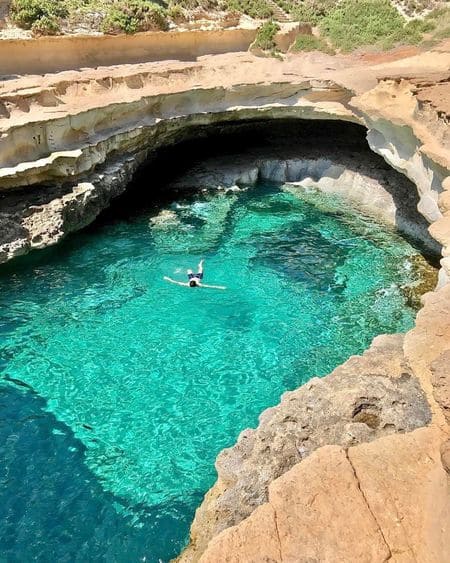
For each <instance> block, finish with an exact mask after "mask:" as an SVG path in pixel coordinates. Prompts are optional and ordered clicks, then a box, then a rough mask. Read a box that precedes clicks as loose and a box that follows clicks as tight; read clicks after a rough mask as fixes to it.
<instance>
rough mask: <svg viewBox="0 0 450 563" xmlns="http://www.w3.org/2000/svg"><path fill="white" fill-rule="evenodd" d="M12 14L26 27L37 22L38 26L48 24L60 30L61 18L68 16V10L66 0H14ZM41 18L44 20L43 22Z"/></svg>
mask: <svg viewBox="0 0 450 563" xmlns="http://www.w3.org/2000/svg"><path fill="white" fill-rule="evenodd" d="M10 15H11V19H12V20H13V21H14V22H15V23H16V24H17V25H18V26H19V27H22V28H24V29H31V28H32V27H33V26H34V24H36V28H39V26H41V27H42V29H44V28H45V27H46V26H48V28H49V29H52V30H55V29H56V27H58V30H59V19H60V18H65V17H67V15H68V10H67V6H66V4H65V2H64V0H61V1H58V2H55V1H54V0H13V1H12V3H11V9H10ZM40 20H44V21H43V23H42V24H40V23H39V22H40Z"/></svg>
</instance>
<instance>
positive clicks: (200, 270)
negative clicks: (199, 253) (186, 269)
mask: <svg viewBox="0 0 450 563" xmlns="http://www.w3.org/2000/svg"><path fill="white" fill-rule="evenodd" d="M203 262H204V260H203V259H202V260H200V262H199V264H198V268H197V271H198V273H197V276H198V278H199V279H202V278H203Z"/></svg>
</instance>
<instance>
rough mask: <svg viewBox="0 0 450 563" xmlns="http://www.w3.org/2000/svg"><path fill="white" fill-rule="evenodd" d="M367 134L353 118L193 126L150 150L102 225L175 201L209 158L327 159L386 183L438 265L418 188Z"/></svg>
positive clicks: (401, 219)
mask: <svg viewBox="0 0 450 563" xmlns="http://www.w3.org/2000/svg"><path fill="white" fill-rule="evenodd" d="M366 135H367V130H366V128H365V127H363V126H362V125H358V124H355V123H351V122H344V121H328V120H326V121H325V120H324V121H319V120H302V119H292V118H289V119H276V120H274V119H260V120H256V121H255V120H248V121H238V122H228V123H224V124H214V125H205V126H201V127H198V126H196V127H192V128H187V129H186V130H184V131H183V139H182V140H181V141H178V142H174V143H173V144H171V145H169V146H165V147H163V148H159V149H156V150H154V151H152V152H151V153H150V156H149V158H148V160H147V161H146V162H145V163H144V165H142V166H141V167H140V168H139V169H138V170H137V172H136V173H135V175H134V177H133V180H132V181H131V183H130V185H129V186H128V188H127V190H126V191H125V193H124V194H122V195H121V196H119V197H118V198H116V199H115V200H113V201H112V203H111V206H110V207H109V208H108V209H107V210H105V211H104V212H102V214H101V215H100V216H99V218H98V220H97V225H99V224H102V223H104V222H105V221H106V222H109V221H114V220H117V219H121V220H131V219H132V218H133V217H136V216H137V215H139V214H140V213H141V212H142V210H143V209H148V208H155V206H159V205H162V204H164V203H168V202H173V201H174V200H176V199H177V197H179V196H180V193H183V192H180V191H177V190H174V189H173V187H171V184H173V183H174V182H175V181H176V180H177V179H179V178H182V177H183V176H185V175H188V174H190V173H191V171H192V170H193V169H194V168H195V167H196V166H201V165H202V163H204V162H205V161H207V160H209V159H214V158H220V159H221V162H222V161H223V162H226V161H227V160H228V161H229V163H230V164H233V163H234V162H235V161H236V159H237V158H238V159H239V160H240V162H242V161H243V160H245V159H246V158H248V159H249V160H255V159H256V158H262V159H263V158H273V159H278V160H287V159H289V158H292V159H300V158H305V159H312V160H314V159H319V158H322V159H329V160H330V161H331V162H332V163H333V164H338V165H342V166H344V167H345V168H347V169H348V170H350V171H353V172H360V173H363V174H365V175H366V176H368V177H369V178H372V179H375V180H378V181H379V182H381V183H382V185H383V187H384V188H385V189H386V191H387V192H388V193H389V194H390V195H391V196H392V199H393V201H394V203H395V208H396V216H395V226H396V227H397V229H398V230H399V231H400V232H401V234H402V236H404V237H405V238H407V239H408V240H409V241H410V242H412V243H413V244H414V245H415V246H416V247H417V248H418V249H419V250H420V251H421V252H422V254H424V256H425V257H426V258H427V259H429V261H430V262H431V263H432V264H433V265H437V262H438V258H439V256H440V247H439V245H438V244H437V243H436V241H435V240H434V239H433V238H432V237H431V236H430V235H429V233H428V226H429V224H428V222H427V220H426V219H425V218H424V217H423V216H422V215H421V214H420V213H419V211H418V209H417V206H418V203H419V194H418V192H417V188H416V186H415V185H414V184H413V182H411V181H410V180H409V179H408V178H406V176H404V175H403V174H401V173H400V172H397V171H396V170H394V169H393V168H392V167H391V166H389V164H387V163H386V162H385V160H384V159H383V158H382V157H381V156H379V155H377V154H375V153H374V152H373V151H372V150H371V149H370V147H369V145H368V143H367V139H366ZM330 177H332V173H331V174H330ZM184 195H186V192H184ZM400 210H401V212H400ZM405 222H406V223H410V224H414V225H415V226H416V227H417V231H418V233H419V234H420V237H417V238H416V237H413V236H411V235H408V234H405V233H404V231H403V226H404V224H405ZM93 228H95V224H94V226H93Z"/></svg>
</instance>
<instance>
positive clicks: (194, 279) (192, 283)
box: [164, 260, 226, 289]
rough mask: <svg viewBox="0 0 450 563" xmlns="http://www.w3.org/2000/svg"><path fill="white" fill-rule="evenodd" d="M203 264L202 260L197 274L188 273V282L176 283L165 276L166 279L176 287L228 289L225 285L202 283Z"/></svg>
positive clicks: (189, 271) (190, 271)
mask: <svg viewBox="0 0 450 563" xmlns="http://www.w3.org/2000/svg"><path fill="white" fill-rule="evenodd" d="M203 262H204V260H200V263H199V265H198V269H197V273H196V274H194V272H193V271H192V270H188V271H187V277H188V281H187V282H180V281H176V280H173V279H172V278H168V277H167V276H164V279H165V280H166V281H168V282H170V283H175V284H176V285H182V286H184V287H206V288H208V289H226V287H224V286H223V285H207V284H205V283H202V280H203Z"/></svg>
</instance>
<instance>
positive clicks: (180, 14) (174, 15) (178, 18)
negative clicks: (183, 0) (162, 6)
mask: <svg viewBox="0 0 450 563" xmlns="http://www.w3.org/2000/svg"><path fill="white" fill-rule="evenodd" d="M167 15H168V16H169V18H170V19H171V20H173V21H174V22H182V21H185V20H186V14H185V13H184V10H183V8H182V7H181V6H180V5H179V4H171V5H170V6H169V7H168V8H167Z"/></svg>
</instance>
